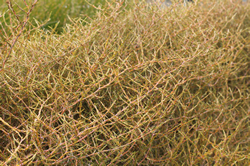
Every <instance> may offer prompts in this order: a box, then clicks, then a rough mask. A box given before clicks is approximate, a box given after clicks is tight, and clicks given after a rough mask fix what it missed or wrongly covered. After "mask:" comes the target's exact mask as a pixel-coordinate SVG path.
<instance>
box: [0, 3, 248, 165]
mask: <svg viewBox="0 0 250 166" xmlns="http://www.w3.org/2000/svg"><path fill="white" fill-rule="evenodd" d="M206 2H207V1H205V2H204V3H203V4H200V5H202V7H201V6H199V5H195V4H194V5H191V6H189V7H187V8H184V7H183V6H177V5H172V6H171V7H169V8H166V9H160V8H158V7H157V6H151V7H149V6H147V5H146V4H145V3H136V4H134V6H133V7H132V8H131V9H125V6H124V4H122V2H120V3H119V2H114V3H112V5H110V6H109V7H107V8H105V9H104V10H103V11H100V12H98V13H97V16H96V18H95V19H94V20H92V21H91V22H89V23H87V24H85V23H84V20H83V19H81V18H75V19H72V20H71V21H72V22H71V24H67V26H66V27H65V29H64V31H63V32H62V33H61V34H60V35H59V34H56V33H53V32H50V31H46V32H45V31H42V30H40V29H36V30H34V32H33V33H32V34H31V33H28V32H23V33H22V35H21V36H20V37H19V38H18V42H16V43H15V44H14V45H13V48H10V47H9V46H7V45H6V46H5V47H3V52H4V51H5V52H4V53H2V56H1V57H3V58H2V59H6V58H5V57H6V54H7V53H6V52H8V50H10V51H11V52H10V54H9V57H8V60H6V61H5V62H6V63H5V64H4V65H3V66H2V69H1V73H0V74H1V75H0V87H1V89H0V96H1V98H0V110H1V112H0V121H1V123H0V125H1V131H0V142H1V143H2V146H1V147H0V151H1V153H0V160H2V163H3V164H9V165H13V164H22V165H28V164H31V165H42V164H43V165H44V164H45V165H70V164H75V165H86V164H93V165H163V164H164V165H231V164H236V165H247V164H248V163H249V153H250V150H249V145H250V142H249V141H250V140H249V136H250V131H249V130H250V128H249V122H250V121H249V120H250V119H249V118H250V105H249V103H250V98H249V97H250V96H249V94H250V93H249V86H250V77H249V76H250V59H249V58H250V55H249V52H250V45H249V41H250V40H249V32H250V30H249V20H250V19H249V9H250V8H249V4H247V5H241V4H240V3H238V2H236V1H234V2H232V1H229V0H221V1H215V0H213V1H212V2H211V1H210V2H209V3H206ZM9 42H10V43H11V42H13V41H9Z"/></svg>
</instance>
